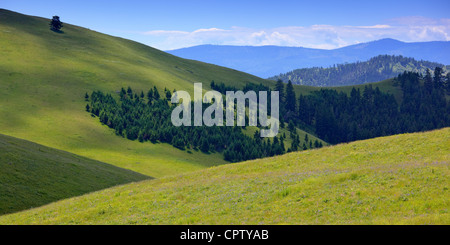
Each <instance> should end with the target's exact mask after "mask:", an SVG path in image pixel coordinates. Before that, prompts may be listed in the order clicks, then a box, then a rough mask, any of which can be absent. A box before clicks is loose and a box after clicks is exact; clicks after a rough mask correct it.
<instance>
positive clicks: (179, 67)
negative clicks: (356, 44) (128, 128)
mask: <svg viewBox="0 0 450 245" xmlns="http://www.w3.org/2000/svg"><path fill="white" fill-rule="evenodd" d="M62 20H63V21H64V19H62ZM49 21H50V20H49V19H44V18H39V17H32V16H27V15H22V14H19V13H15V12H11V11H8V10H2V9H0V54H1V57H2V59H0V133H2V134H5V135H10V136H13V137H17V138H22V139H25V140H29V141H32V142H36V143H39V144H42V145H46V146H49V147H52V148H56V149H61V150H64V151H68V152H71V153H74V154H77V155H81V156H85V157H88V158H91V159H95V160H98V161H102V162H107V163H110V164H113V165H116V166H119V167H122V168H127V169H131V170H133V171H136V172H139V173H143V174H145V175H149V176H152V177H156V178H158V177H161V176H166V175H172V174H179V173H184V172H186V171H192V170H199V169H202V168H205V167H210V166H216V165H221V164H224V163H226V162H225V161H224V160H223V156H222V155H221V154H218V153H215V154H208V155H206V154H202V153H200V152H192V154H189V153H187V152H185V151H181V150H178V149H176V148H174V147H172V146H170V145H167V144H151V143H144V144H142V143H139V142H137V141H129V140H126V139H123V138H121V137H117V136H116V135H115V134H114V132H113V131H112V130H110V129H109V128H108V127H107V126H102V125H101V124H99V123H98V120H97V119H95V118H92V117H91V116H90V115H89V113H86V112H85V105H86V102H85V101H84V94H85V93H86V92H88V93H90V92H92V91H94V90H101V91H103V92H106V93H115V92H116V91H117V90H119V89H120V88H121V87H127V86H131V87H133V89H134V90H135V91H140V90H144V91H147V90H148V89H149V88H151V87H153V86H157V87H158V88H159V90H160V91H162V90H163V89H164V87H167V88H168V89H170V90H173V89H177V90H186V91H188V92H190V93H192V90H193V86H192V85H193V83H194V82H202V83H203V84H204V85H203V88H204V90H209V84H210V82H211V81H212V80H214V81H216V82H218V83H220V82H223V83H226V84H228V85H230V86H236V87H238V88H239V87H243V86H244V84H246V83H247V82H252V83H257V84H259V83H263V84H264V85H267V86H269V87H274V85H275V83H274V82H273V81H269V80H264V79H261V78H258V77H255V76H252V75H249V74H246V73H243V72H239V71H236V70H232V69H228V68H224V67H219V66H215V65H211V64H206V63H202V62H198V61H193V60H186V59H181V58H178V57H175V56H172V55H170V54H167V53H165V52H162V51H159V50H156V49H153V48H151V47H148V46H145V45H142V44H139V43H136V42H133V41H130V40H125V39H122V38H117V37H112V36H108V35H104V34H101V33H98V32H95V31H91V30H88V29H85V28H81V27H77V26H73V25H70V24H67V23H65V24H64V28H63V29H62V30H63V32H64V33H55V32H52V31H50V30H49V26H48V24H49ZM393 85H394V84H393V82H392V80H386V81H383V82H380V83H374V86H378V87H380V90H381V91H389V92H392V93H394V94H400V90H399V88H398V87H395V86H393ZM317 89H318V88H315V87H308V86H295V91H296V93H297V95H299V94H308V93H310V92H311V91H315V90H317ZM335 89H337V90H342V91H345V92H348V93H349V92H350V91H351V87H339V88H335ZM397 97H398V98H401V96H397Z"/></svg>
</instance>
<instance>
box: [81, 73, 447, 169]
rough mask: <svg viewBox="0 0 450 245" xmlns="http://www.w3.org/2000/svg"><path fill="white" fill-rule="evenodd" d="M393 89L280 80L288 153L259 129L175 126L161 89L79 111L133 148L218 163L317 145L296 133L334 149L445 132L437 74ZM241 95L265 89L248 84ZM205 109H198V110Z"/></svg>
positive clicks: (408, 77)
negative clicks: (303, 85)
mask: <svg viewBox="0 0 450 245" xmlns="http://www.w3.org/2000/svg"><path fill="white" fill-rule="evenodd" d="M394 84H395V86H400V87H401V91H402V100H401V102H400V103H399V102H398V101H397V100H396V99H395V97H394V95H393V94H388V93H383V92H381V91H380V90H379V88H378V87H375V88H374V87H373V86H372V85H371V84H369V85H366V86H365V87H364V89H362V90H361V89H359V88H353V89H352V91H351V92H350V94H346V93H344V92H338V91H337V90H335V89H330V88H328V89H325V88H323V89H320V90H318V91H314V92H311V94H309V95H300V96H298V97H297V96H296V94H295V92H294V88H293V85H292V83H291V82H290V81H289V82H288V84H284V83H283V82H282V81H280V80H279V81H278V82H277V83H276V86H275V88H274V89H273V90H274V91H279V93H280V108H279V109H280V126H281V128H286V129H287V130H288V132H289V137H290V139H292V142H291V146H290V147H286V146H285V143H284V141H285V140H286V135H285V134H279V135H278V136H277V137H274V138H273V139H263V138H261V137H260V135H259V130H256V131H255V134H254V136H253V137H249V136H248V135H246V134H244V132H243V128H242V127H237V126H234V127H226V126H222V127H218V126H213V127H207V126H201V127H176V126H174V125H173V124H172V122H171V120H170V118H171V113H172V110H173V109H174V108H175V106H176V104H171V103H170V99H171V97H172V92H170V91H169V90H167V89H165V91H164V93H163V95H160V93H159V91H158V90H157V88H156V87H154V88H152V89H150V90H149V91H148V92H147V93H146V94H144V92H143V91H140V93H138V92H134V91H133V90H132V89H131V88H130V87H128V89H127V90H125V89H124V88H122V89H121V91H120V93H119V95H118V97H119V99H118V100H117V99H115V98H114V96H113V95H111V94H104V93H103V92H101V91H94V92H92V93H91V95H90V96H89V95H88V94H87V93H86V95H85V98H86V100H87V101H89V103H88V104H87V105H86V110H87V111H88V112H91V113H92V115H93V116H96V117H98V118H99V120H100V122H102V123H103V124H105V125H107V126H108V127H110V128H112V129H114V130H115V133H116V134H117V135H119V136H122V137H126V138H127V139H129V140H139V141H140V142H145V141H150V142H152V143H158V142H161V143H169V144H171V145H173V146H174V147H176V148H179V149H181V150H187V151H191V150H195V151H197V150H200V151H202V152H204V153H208V152H221V153H223V154H224V158H225V160H227V161H230V162H237V161H244V160H249V159H256V158H262V157H268V156H274V155H280V154H284V153H285V152H291V151H298V150H306V149H310V148H319V147H322V146H323V144H322V143H321V142H318V141H315V142H312V141H309V140H308V138H307V137H306V138H305V139H304V142H303V144H301V140H303V139H300V137H299V135H297V134H296V128H300V129H303V130H306V131H308V132H309V133H311V134H313V135H316V136H318V137H319V138H320V139H322V140H324V141H326V142H328V143H331V144H337V143H342V142H350V141H355V140H362V139H369V138H374V137H380V136H387V135H393V134H400V133H407V132H418V131H427V130H432V129H437V128H442V127H448V126H450V114H449V113H448V112H449V111H450V103H449V102H448V100H447V99H446V94H448V93H449V91H448V86H447V84H448V77H445V76H443V71H442V69H441V68H439V67H437V68H435V70H434V74H433V75H432V74H431V73H430V71H429V70H427V72H426V75H425V76H422V75H421V74H419V73H415V72H404V73H403V74H400V75H398V76H397V77H396V78H395V79H394ZM210 85H211V88H213V89H215V90H217V91H219V92H221V93H222V94H225V92H226V91H236V90H238V89H237V88H235V87H230V86H227V85H225V84H223V83H215V82H214V81H212V82H211V84H210ZM243 91H244V92H246V91H255V92H258V91H268V92H270V91H271V89H270V88H268V87H267V86H264V85H262V84H259V85H258V84H253V83H248V84H247V85H245V87H244V89H243ZM192 103H193V102H192ZM269 103H270V102H269ZM208 106H209V104H204V105H203V110H205V109H206V108H207V107H208ZM192 108H193V106H192ZM191 118H194V117H193V115H192V117H191ZM246 122H248V118H246ZM244 128H245V127H244ZM258 128H259V129H261V126H260V125H258Z"/></svg>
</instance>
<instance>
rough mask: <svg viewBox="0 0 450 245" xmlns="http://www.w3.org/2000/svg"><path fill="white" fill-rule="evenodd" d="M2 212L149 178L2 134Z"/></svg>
mask: <svg viewBox="0 0 450 245" xmlns="http://www.w3.org/2000/svg"><path fill="white" fill-rule="evenodd" d="M0 167H1V171H0V215H1V214H5V213H11V212H17V211H21V210H24V209H29V208H32V207H37V206H42V205H44V204H47V203H50V202H54V201H57V200H60V199H64V198H69V197H73V196H79V195H82V194H85V193H88V192H92V191H98V190H101V189H105V188H108V187H111V186H115V185H121V184H126V183H130V182H135V181H141V180H145V179H149V178H150V177H148V176H145V175H142V174H138V173H135V172H132V171H129V170H126V169H121V168H118V167H115V166H112V165H109V164H106V163H102V162H98V161H94V160H91V159H87V158H85V157H80V156H77V155H74V154H71V153H68V152H64V151H60V150H56V149H52V148H49V147H45V146H42V145H38V144H35V143H32V142H29V141H25V140H20V139H16V138H13V137H9V136H5V135H0Z"/></svg>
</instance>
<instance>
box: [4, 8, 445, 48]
mask: <svg viewBox="0 0 450 245" xmlns="http://www.w3.org/2000/svg"><path fill="white" fill-rule="evenodd" d="M0 8H5V9H9V10H13V11H17V12H20V13H24V14H29V15H36V16H42V17H47V18H51V16H53V15H59V16H60V17H61V20H62V21H63V22H66V23H71V24H75V25H79V26H83V27H87V28H90V29H92V30H96V31H99V32H103V33H107V34H111V35H115V36H120V37H124V38H128V39H132V40H136V41H138V42H142V43H145V44H147V45H150V46H153V47H156V48H159V49H163V50H168V49H175V48H180V47H188V46H193V45H199V44H228V45H256V46H259V45H280V46H304V47H312V48H325V49H331V48H337V47H342V46H346V45H350V44H355V43H359V42H366V41H372V40H376V39H380V38H386V37H391V38H395V39H399V40H402V41H407V42H412V41H433V40H439V41H443V40H446V41H449V40H450V11H449V10H450V1H448V0H428V1H414V0H409V1H403V0H390V1H385V0H378V1H336V0H335V1H328V0H317V1H283V0H278V1H261V0H260V1H256V0H240V1H235V0H222V1H218V0H185V1H179V0H164V1H152V0H150V1H135V0H128V1H118V0H110V1H104V0H98V1H96V0H91V1H85V0H78V1H48V0H41V1H36V0H34V1H33V0H0Z"/></svg>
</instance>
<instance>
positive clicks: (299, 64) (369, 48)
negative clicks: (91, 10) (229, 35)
mask: <svg viewBox="0 0 450 245" xmlns="http://www.w3.org/2000/svg"><path fill="white" fill-rule="evenodd" d="M166 52H168V53H170V54H173V55H176V56H179V57H182V58H186V59H192V60H198V61H202V62H206V63H212V64H216V65H220V66H225V67H229V68H232V69H236V70H239V71H243V72H247V73H250V74H253V75H256V76H259V77H262V78H268V77H272V76H275V75H279V74H281V73H286V72H289V71H292V70H294V69H299V68H310V67H330V66H332V65H334V64H343V63H351V62H357V61H367V60H369V59H370V58H372V57H375V56H378V55H382V54H387V55H402V56H404V57H411V58H414V59H416V60H428V61H432V62H437V63H442V64H444V65H449V64H450V55H449V54H450V41H434V42H416V43H405V42H401V41H398V40H394V39H381V40H378V41H373V42H368V43H361V44H356V45H351V46H347V47H343V48H338V49H333V50H323V49H312V48H303V47H279V46H259V47H253V46H222V45H200V46H194V47H190V48H182V49H176V50H171V51H166Z"/></svg>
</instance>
